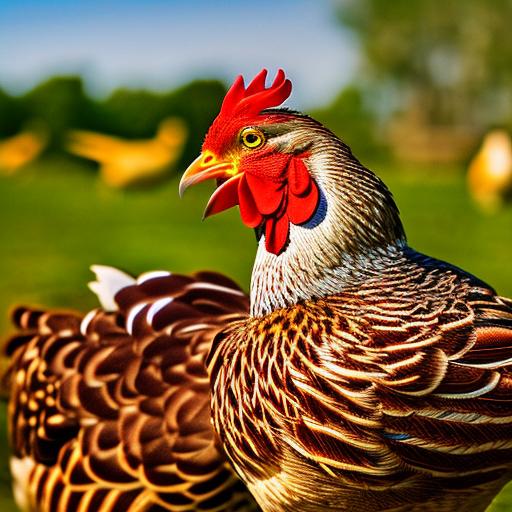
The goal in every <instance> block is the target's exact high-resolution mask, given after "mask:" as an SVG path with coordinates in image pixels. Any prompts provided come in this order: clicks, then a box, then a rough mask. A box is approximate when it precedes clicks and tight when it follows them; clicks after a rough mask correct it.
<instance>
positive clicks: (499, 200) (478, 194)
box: [467, 130, 512, 213]
mask: <svg viewBox="0 0 512 512" xmlns="http://www.w3.org/2000/svg"><path fill="white" fill-rule="evenodd" d="M467 178H468V188H469V192H470V194H471V196H472V197H473V199H474V201H475V203H476V204H477V205H478V206H479V207H480V208H481V209H482V210H484V211H486V212H489V213H492V212H495V211H496V210H499V209H500V207H502V206H503V205H504V204H505V203H506V202H507V201H510V199H512V141H511V140H510V136H509V134H508V133H507V132H506V131H504V130H493V131H491V132H489V133H488V134H487V135H486V136H485V138H484V141H483V143H482V147H481V148H480V150H479V151H478V153H477V154H476V156H475V157H474V158H473V160H472V161H471V163H470V164H469V169H468V176H467Z"/></svg>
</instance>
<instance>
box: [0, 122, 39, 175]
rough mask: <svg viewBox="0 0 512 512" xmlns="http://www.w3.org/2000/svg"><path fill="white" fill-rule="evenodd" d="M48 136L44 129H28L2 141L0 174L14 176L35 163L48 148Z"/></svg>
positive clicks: (0, 147) (0, 143)
mask: <svg viewBox="0 0 512 512" xmlns="http://www.w3.org/2000/svg"><path fill="white" fill-rule="evenodd" d="M47 143H48V134H47V132H46V130H44V129H42V128H38V129H27V130H25V131H22V132H20V133H18V134H16V135H13V136H12V137H9V138H7V139H4V140H0V174H13V173H15V172H16V171H18V170H19V169H21V168H22V167H25V166H26V165H27V164H29V163H30V162H32V161H34V160H35V159H36V158H37V157H38V156H39V155H40V154H41V153H42V152H43V151H44V149H45V148H46V145H47Z"/></svg>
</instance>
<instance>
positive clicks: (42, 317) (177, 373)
mask: <svg viewBox="0 0 512 512" xmlns="http://www.w3.org/2000/svg"><path fill="white" fill-rule="evenodd" d="M127 283H128V282H124V283H121V285H123V284H124V285H126V284H127ZM114 291H115V290H114ZM115 303H116V305H117V307H118V310H117V311H115V312H106V311H104V310H103V309H98V310H95V311H91V312H90V313H89V314H87V315H86V316H85V317H83V318H82V317H81V316H80V315H76V314H72V313H60V312H42V311H34V310H30V309H23V308H22V309H18V310H17V311H16V312H15V315H14V319H15V322H16V324H17V325H18V326H19V328H20V329H21V333H20V334H18V335H17V336H15V337H14V338H12V339H11V341H10V343H9V344H8V348H7V351H8V354H9V355H10V356H11V357H12V362H11V365H10V373H9V376H8V378H9V380H10V384H11V400H10V405H9V422H10V433H11V440H10V441H11V446H12V450H13V459H12V465H11V466H12V469H13V476H14V480H15V489H14V490H15V493H16V498H17V501H18V503H19V504H20V505H22V506H23V505H24V506H25V507H26V508H28V509H43V510H80V511H88V510H91V511H92V510H98V509H101V510H102V511H103V510H105V511H106V510H120V511H121V510H122V511H127V510H129V511H132V512H133V511H142V510H172V511H178V510H179V511H192V510H205V511H206V510H211V511H213V510H215V511H217V510H218V511H238V510H252V506H253V505H252V502H250V500H249V498H248V494H247V493H246V491H245V489H243V487H242V486H241V484H240V482H239V481H238V479H237V478H236V477H235V476H234V474H233V472H232V470H231V469H230V467H229V466H228V465H227V463H226V461H225V459H224V456H223V454H222V453H221V452H220V451H219V448H218V446H217V441H216V438H215V437H214V434H213V431H212V428H211V425H210V409H209V382H208V378H207V374H206V371H205V367H204V357H205V355H206V353H207V352H208V350H209V347H210V344H211V340H212V338H213V336H214V334H215V333H216V332H217V331H218V330H219V329H221V328H222V327H223V326H224V325H225V324H226V323H227V322H229V321H230V320H232V319H233V318H238V317H240V316H244V315H245V314H246V312H247V309H248V300H247V297H246V296H245V295H244V294H243V293H242V292H241V291H240V289H239V288H238V287H237V286H236V285H235V284H234V283H232V282H231V281H230V280H228V279H226V278H224V277H222V276H220V275H217V274H213V273H201V274H197V275H196V276H195V277H185V276H179V275H170V274H168V273H165V272H158V273H152V274H146V275H143V276H141V277H140V278H139V280H138V281H137V282H136V283H134V284H131V285H129V286H125V287H121V289H120V291H118V292H117V294H116V295H115ZM27 487H28V489H29V492H28V494H27V493H26V492H25V491H24V488H27Z"/></svg>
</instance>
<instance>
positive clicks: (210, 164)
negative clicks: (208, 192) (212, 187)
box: [179, 151, 237, 197]
mask: <svg viewBox="0 0 512 512" xmlns="http://www.w3.org/2000/svg"><path fill="white" fill-rule="evenodd" d="M236 174H237V167H236V164H235V163H234V162H232V161H229V160H219V159H218V158H217V157H216V156H215V155H214V154H213V153H212V152H210V151H204V152H203V153H201V154H200V155H199V156H198V157H197V158H196V159H195V160H194V161H193V162H192V163H191V164H190V165H189V166H188V168H187V170H186V171H185V172H184V174H183V176H182V178H181V181H180V185H179V194H180V197H183V194H184V192H185V190H186V189H187V188H189V187H190V186H192V185H195V184H196V183H201V182H202V181H206V180H210V179H229V178H232V177H233V176H235V175H236Z"/></svg>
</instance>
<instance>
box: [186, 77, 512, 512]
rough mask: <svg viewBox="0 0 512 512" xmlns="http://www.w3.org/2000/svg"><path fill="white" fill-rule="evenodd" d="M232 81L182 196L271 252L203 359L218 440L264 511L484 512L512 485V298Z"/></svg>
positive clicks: (294, 118)
mask: <svg viewBox="0 0 512 512" xmlns="http://www.w3.org/2000/svg"><path fill="white" fill-rule="evenodd" d="M265 79H266V71H262V72H261V73H260V74H258V75H257V76H256V77H255V78H254V80H253V81H252V82H251V83H250V84H249V85H248V86H247V87H245V86H244V82H243V79H242V77H238V78H237V80H236V81H235V83H234V84H233V86H232V87H231V89H230V90H229V92H228V93H227V95H226V97H225V99H224V102H223V104H222V108H221V110H220V113H219V115H218V117H217V118H216V120H215V121H214V122H213V124H212V126H211V128H210V130H209V131H208V134H207V135H206V138H205V141H204V145H203V151H202V154H201V155H200V156H199V157H198V159H197V160H195V161H194V162H193V163H192V164H191V166H190V167H189V168H188V169H187V171H186V172H185V174H184V176H183V178H182V182H181V185H180V190H181V192H183V191H184V190H185V189H186V188H187V187H189V186H190V185H192V184H194V183H198V182H201V181H205V180H207V179H211V178H214V179H216V180H217V181H218V188H217V189H216V191H215V193H214V194H213V196H212V197H211V199H210V201H209V203H208V205H207V208H206V212H205V214H206V215H211V214H214V213H218V212H221V211H223V210H226V209H228V208H230V207H232V206H235V205H238V206H239V208H240V215H241V218H242V221H243V222H244V223H245V224H246V225H247V226H248V227H251V228H255V229H256V232H257V236H258V238H259V245H258V250H257V255H256V261H255V264H254V269H253V273H252V284H251V305H250V316H249V317H247V318H243V319H240V320H238V321H234V322H232V323H230V324H229V325H228V326H227V327H226V328H225V329H224V330H223V331H222V332H220V333H219V334H218V335H217V336H216V338H215V340H214V342H213V346H212V349H211V351H210V354H209V357H208V368H209V373H210V378H211V385H212V412H213V419H214V426H215V429H216V431H217V432H218V434H219V436H220V438H221V440H222V443H223V446H224V448H225V450H226V452H227V454H228V456H229V458H230V460H231V462H232V464H233V466H234V467H235V468H236V470H237V472H238V473H239V475H241V477H242V479H243V481H244V482H245V483H246V484H247V486H248V487H249V489H250V490H251V492H252V493H253V495H254V496H255V497H256V499H257V501H258V503H259V505H260V506H261V508H262V509H263V510H264V511H268V512H277V511H289V512H291V511H298V510H300V511H302V512H308V511H309V512H312V511H341V510H365V511H366V512H374V511H397V512H398V511H402V512H405V511H436V512H442V511H468V512H469V511H471V512H475V511H481V510H484V509H485V508H486V507H487V505H488V504H489V503H490V501H491V500H492V499H493V497H494V496H495V495H496V493H497V492H498V491H499V490H500V489H501V487H502V486H503V485H504V484H505V483H506V482H507V481H508V480H509V479H510V478H511V472H512V301H510V300H509V299H506V298H503V297H499V296H498V295H496V293H495V291H494V290H493V289H492V288H491V287H490V286H488V285H487V284H485V283H484V282H482V281H481V280H479V279H477V278H476V277H474V276H472V275H470V274H469V273H467V272H465V271H463V270H461V269H459V268H457V267H455V266H453V265H450V264H448V263H445V262H442V261H439V260H436V259H434V258H431V257H428V256H425V255H423V254H420V253H418V252H416V251H415V250H414V249H412V248H410V247H409V246H408V245H407V242H406V237H405V233H404V229H403V227H402V223H401V221H400V218H399V214H398V209H397V207H396V205H395V203H394V201H393V198H392V195H391V193H390V192H389V190H388V189H387V188H386V186H385V185H384V184H383V183H382V181H381V180H380V179H379V178H378V177H377V176H376V175H375V174H374V173H373V172H371V171H370V170H368V169H366V168H365V167H364V166H363V165H361V164H360V162H359V161H358V160H357V159H356V158H355V157H354V156H353V155H352V153H351V151H350V149H349V148H348V147H347V146H346V145H345V144H343V142H341V141H340V140H339V139H338V138H337V137H336V136H335V135H334V134H333V133H331V132H330V131H329V130H328V129H327V128H325V127H324V126H322V125H321V124H319V123H318V122H316V121H315V120H313V119H311V118H309V117H308V116H305V115H303V114H300V113H298V112H293V111H290V110H287V109H284V108H277V107H279V106H280V105H281V103H282V102H283V101H284V100H286V99H287V98H288V96H289V95H290V93H291V83H290V81H289V80H287V79H286V78H285V76H284V73H283V72H282V71H279V72H278V74H277V76H276V78H275V80H274V82H273V83H272V85H271V86H270V87H268V88H266V87H265Z"/></svg>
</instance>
